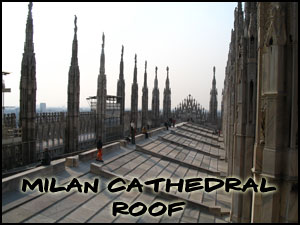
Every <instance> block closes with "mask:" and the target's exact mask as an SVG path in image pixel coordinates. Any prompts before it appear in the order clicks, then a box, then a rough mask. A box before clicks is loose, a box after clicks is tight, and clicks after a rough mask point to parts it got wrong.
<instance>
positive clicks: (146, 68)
mask: <svg viewBox="0 0 300 225" xmlns="http://www.w3.org/2000/svg"><path fill="white" fill-rule="evenodd" d="M146 69H147V60H146V61H145V70H146Z"/></svg>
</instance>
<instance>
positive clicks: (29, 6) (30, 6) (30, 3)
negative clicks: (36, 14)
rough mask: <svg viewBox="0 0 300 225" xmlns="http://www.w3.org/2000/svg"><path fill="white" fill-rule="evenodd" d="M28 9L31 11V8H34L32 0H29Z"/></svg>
mask: <svg viewBox="0 0 300 225" xmlns="http://www.w3.org/2000/svg"><path fill="white" fill-rule="evenodd" d="M28 9H29V11H30V12H31V10H32V2H29V4H28Z"/></svg>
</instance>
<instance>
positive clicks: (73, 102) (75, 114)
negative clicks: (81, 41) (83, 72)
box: [65, 16, 80, 153]
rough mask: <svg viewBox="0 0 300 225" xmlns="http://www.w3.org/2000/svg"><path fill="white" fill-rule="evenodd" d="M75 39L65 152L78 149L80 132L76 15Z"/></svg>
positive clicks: (69, 88) (69, 83)
mask: <svg viewBox="0 0 300 225" xmlns="http://www.w3.org/2000/svg"><path fill="white" fill-rule="evenodd" d="M74 23H75V28H74V39H73V47H72V59H71V66H70V70H69V82H68V112H67V124H66V135H65V136H66V141H65V152H66V153H68V152H75V151H78V150H79V149H78V134H79V93H80V72H79V66H78V58H77V53H78V43H77V17H76V16H75V21H74Z"/></svg>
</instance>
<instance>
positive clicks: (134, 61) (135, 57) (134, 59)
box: [134, 54, 136, 65]
mask: <svg viewBox="0 0 300 225" xmlns="http://www.w3.org/2000/svg"><path fill="white" fill-rule="evenodd" d="M134 63H135V65H136V54H135V56H134Z"/></svg>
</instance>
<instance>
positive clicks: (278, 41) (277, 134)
mask: <svg viewBox="0 0 300 225" xmlns="http://www.w3.org/2000/svg"><path fill="white" fill-rule="evenodd" d="M297 6H298V5H297V4H296V5H294V4H293V3H277V2H276V3H258V34H259V35H258V45H259V61H258V80H259V82H260V83H259V86H258V90H259V92H258V102H259V103H260V105H259V106H258V107H257V116H258V122H257V124H258V128H257V134H258V135H259V136H258V137H256V148H255V153H254V156H255V157H254V160H255V162H254V169H253V170H254V177H255V179H260V177H267V178H268V183H270V184H271V185H273V186H276V187H277V191H276V192H272V193H270V194H268V195H261V194H259V195H258V194H256V193H254V196H253V205H252V209H253V212H252V221H253V222H258V221H259V222H270V223H274V222H297V221H298V212H297V208H298V190H297V189H298V187H297V186H298V160H297V158H298V157H297V156H298V155H297V154H298V151H297V150H294V149H293V148H291V146H296V145H295V143H296V142H295V136H296V134H295V133H294V132H293V129H291V124H292V123H293V122H295V121H297V120H296V118H295V117H293V116H291V115H293V113H292V110H293V103H294V102H295V98H294V99H293V97H295V95H294V93H295V92H297V91H296V90H295V89H294V88H295V86H293V84H292V82H293V81H295V80H296V78H295V77H296V76H298V73H297V70H298V69H297V67H298V63H296V64H295V59H297V58H298V55H297V54H298V49H297V45H293V40H297V34H296V33H297V32H295V30H296V31H297V29H298V28H296V27H298V18H297V17H298V10H297V11H294V8H297ZM295 18H297V19H296V20H295ZM295 52H296V53H295ZM295 72H296V74H295ZM293 119H294V121H292V120H293ZM292 137H293V138H292Z"/></svg>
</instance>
